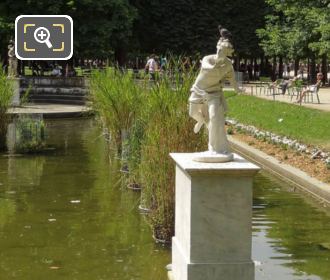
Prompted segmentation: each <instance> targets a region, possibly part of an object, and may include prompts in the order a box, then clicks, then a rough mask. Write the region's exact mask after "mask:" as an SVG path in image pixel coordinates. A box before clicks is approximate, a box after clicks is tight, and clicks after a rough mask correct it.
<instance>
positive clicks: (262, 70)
mask: <svg viewBox="0 0 330 280" xmlns="http://www.w3.org/2000/svg"><path fill="white" fill-rule="evenodd" d="M259 70H260V76H265V75H266V67H265V57H264V56H262V57H261V58H260V69H259Z"/></svg>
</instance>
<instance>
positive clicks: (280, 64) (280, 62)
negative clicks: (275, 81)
mask: <svg viewBox="0 0 330 280" xmlns="http://www.w3.org/2000/svg"><path fill="white" fill-rule="evenodd" d="M278 77H279V79H282V78H283V57H282V56H280V57H279V67H278Z"/></svg>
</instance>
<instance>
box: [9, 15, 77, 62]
mask: <svg viewBox="0 0 330 280" xmlns="http://www.w3.org/2000/svg"><path fill="white" fill-rule="evenodd" d="M24 17H65V18H67V19H68V20H69V21H70V23H71V52H70V54H69V55H68V56H67V57H63V58H54V57H48V58H39V57H38V58H37V57H33V58H23V57H21V56H20V55H18V53H17V22H18V21H19V20H20V19H21V18H24ZM15 55H16V57H17V58H18V59H20V60H69V59H70V58H71V57H72V55H73V20H72V18H71V17H70V16H68V15H20V16H18V17H17V18H16V19H15Z"/></svg>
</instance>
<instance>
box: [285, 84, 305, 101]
mask: <svg viewBox="0 0 330 280" xmlns="http://www.w3.org/2000/svg"><path fill="white" fill-rule="evenodd" d="M302 88H303V81H302V80H295V81H293V82H292V84H291V86H290V87H289V89H287V90H288V94H289V95H290V97H291V101H292V98H293V97H294V96H296V98H297V99H298V98H299V95H300V93H301V91H302Z"/></svg>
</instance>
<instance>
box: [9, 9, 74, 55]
mask: <svg viewBox="0 0 330 280" xmlns="http://www.w3.org/2000/svg"><path fill="white" fill-rule="evenodd" d="M72 46H73V22H72V19H71V17H69V16H66V15H61V16H58V15H42V16H41V15H38V16H36V15H22V16H19V17H17V18H16V21H15V52H16V56H17V57H18V58H19V59H22V60H67V59H70V58H71V57H72V54H73V49H72Z"/></svg>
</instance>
